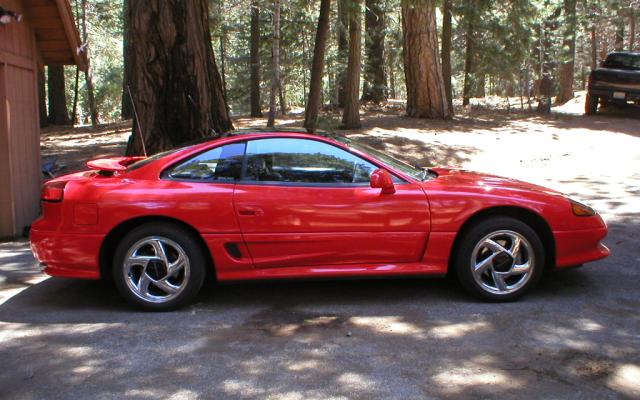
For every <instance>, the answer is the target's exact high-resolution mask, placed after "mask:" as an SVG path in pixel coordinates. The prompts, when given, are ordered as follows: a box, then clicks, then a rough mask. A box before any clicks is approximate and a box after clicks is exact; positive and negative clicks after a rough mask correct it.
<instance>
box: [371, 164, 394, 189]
mask: <svg viewBox="0 0 640 400" xmlns="http://www.w3.org/2000/svg"><path fill="white" fill-rule="evenodd" d="M371 187H372V188H374V189H382V194H394V193H395V192H396V187H395V185H394V184H393V178H392V177H391V175H390V174H389V173H388V172H387V171H386V170H384V169H382V168H380V169H377V170H375V171H373V173H372V174H371Z"/></svg>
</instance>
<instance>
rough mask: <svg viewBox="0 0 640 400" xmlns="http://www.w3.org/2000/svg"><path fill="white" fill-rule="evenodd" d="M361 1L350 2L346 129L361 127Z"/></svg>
mask: <svg viewBox="0 0 640 400" xmlns="http://www.w3.org/2000/svg"><path fill="white" fill-rule="evenodd" d="M361 20H362V9H361V0H350V7H349V62H348V65H347V80H346V84H345V99H344V112H343V114H342V126H343V127H344V128H345V129H357V128H359V127H360V101H359V96H358V94H359V91H360V69H361V55H360V53H361V51H362V44H361V41H362V26H361V24H362V23H361Z"/></svg>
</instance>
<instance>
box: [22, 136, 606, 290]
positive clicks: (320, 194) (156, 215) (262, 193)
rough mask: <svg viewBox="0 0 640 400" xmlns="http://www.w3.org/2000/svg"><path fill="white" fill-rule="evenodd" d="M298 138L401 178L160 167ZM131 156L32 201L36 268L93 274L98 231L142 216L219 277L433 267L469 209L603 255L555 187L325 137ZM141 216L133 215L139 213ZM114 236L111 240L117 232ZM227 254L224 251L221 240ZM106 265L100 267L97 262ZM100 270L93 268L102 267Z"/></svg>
mask: <svg viewBox="0 0 640 400" xmlns="http://www.w3.org/2000/svg"><path fill="white" fill-rule="evenodd" d="M274 137H285V138H303V139H309V140H318V141H323V142H327V143H329V144H332V145H334V146H336V147H339V148H342V149H345V150H347V151H350V152H351V153H353V154H356V155H358V156H360V157H362V158H364V159H366V160H368V161H370V162H371V163H373V164H375V165H377V166H379V167H381V168H382V169H384V170H386V171H388V172H390V173H391V174H393V175H395V176H396V177H399V178H401V179H402V180H404V181H405V183H396V184H395V188H393V189H395V192H392V191H390V190H389V187H387V186H385V185H388V182H387V178H388V176H387V177H385V176H380V177H376V178H375V182H376V183H375V184H374V186H376V188H372V187H368V186H367V187H363V186H359V187H301V186H283V185H277V184H273V185H271V184H264V183H263V184H259V185H257V184H241V183H233V182H231V183H202V182H186V181H175V180H166V179H163V178H161V173H162V171H163V170H165V169H166V168H168V167H169V166H172V165H174V164H175V163H177V162H178V161H180V160H183V159H186V158H188V157H190V156H192V155H195V154H198V153H201V152H202V151H205V150H208V149H211V148H214V147H217V146H220V145H225V144H229V143H232V142H240V141H247V140H256V139H262V138H274ZM131 161H132V160H130V159H125V158H117V159H114V160H111V161H108V160H107V161H99V162H92V163H91V166H92V167H93V168H97V169H103V171H104V170H108V171H111V172H113V171H115V173H114V174H113V175H109V174H103V173H99V172H96V171H87V172H81V173H76V174H71V175H67V176H63V177H60V178H57V179H55V180H53V182H59V181H66V182H67V183H66V185H65V187H64V199H63V200H62V201H59V202H52V201H43V202H42V210H43V214H42V216H41V217H40V218H39V219H38V220H37V221H35V222H34V224H33V226H32V228H31V248H32V250H33V253H34V254H35V256H36V257H37V259H38V260H39V261H40V262H41V263H43V264H44V265H46V267H45V272H46V273H48V274H50V275H54V276H64V277H73V278H91V279H98V278H100V277H101V268H100V267H101V265H100V264H101V262H104V261H105V260H109V259H110V256H111V254H109V250H110V249H112V248H110V247H109V246H107V245H106V243H105V238H107V237H109V238H110V239H112V236H108V235H109V234H110V233H112V232H119V231H117V230H116V229H117V228H118V227H120V226H122V224H127V223H129V222H131V221H136V220H137V219H140V218H142V219H143V220H144V221H148V220H151V219H165V220H166V219H168V220H174V221H179V222H180V223H182V224H184V225H187V226H189V227H191V228H192V229H193V230H194V231H195V232H198V233H199V235H201V237H202V239H203V242H204V243H205V244H206V246H207V248H208V250H209V253H210V254H211V256H212V259H213V265H214V266H215V270H216V276H217V278H218V280H221V281H225V280H244V279H261V278H292V277H341V276H378V275H380V276H381V275H442V274H446V273H447V270H448V268H449V259H450V257H451V255H452V252H453V251H455V250H454V243H455V239H456V237H457V236H458V234H459V233H460V231H461V229H462V228H463V227H464V225H465V223H467V222H468V221H470V220H471V219H472V218H473V217H474V216H476V215H479V213H483V212H487V211H488V210H492V209H494V210H521V211H522V210H524V211H526V212H528V213H529V214H530V215H532V216H535V217H537V218H538V219H539V220H540V221H542V224H543V225H544V226H545V229H548V230H549V231H550V232H551V238H550V240H551V242H550V243H549V244H550V245H551V246H553V249H547V252H548V253H549V254H555V260H551V264H553V265H555V266H556V267H559V268H561V267H568V266H573V265H578V264H582V263H585V262H588V261H594V260H597V259H600V258H604V257H606V256H607V255H608V254H609V250H608V249H607V248H606V247H605V246H604V245H602V243H601V240H602V239H603V238H604V237H605V236H606V234H607V228H606V224H605V223H604V221H603V220H602V218H601V217H600V216H599V215H598V214H595V215H593V216H590V217H578V216H575V215H574V214H573V213H572V211H571V203H570V201H569V200H568V198H566V197H565V196H564V195H562V194H560V193H557V192H554V191H551V190H549V189H546V188H543V187H540V186H535V185H532V184H528V183H524V182H520V181H516V180H512V179H506V178H501V177H497V176H491V175H484V174H478V173H474V172H469V171H463V170H450V169H439V168H437V169H434V171H435V172H436V173H437V174H438V177H437V178H434V179H430V180H427V181H424V182H423V181H418V180H416V179H413V178H412V177H410V176H408V175H406V174H404V173H403V172H402V171H399V170H395V169H393V168H391V167H389V166H387V165H385V164H383V163H382V162H380V161H378V160H377V159H375V158H372V157H371V156H369V155H367V154H365V153H363V152H361V151H358V150H356V149H352V148H350V147H348V146H346V145H344V144H343V143H341V142H338V141H336V140H333V139H331V138H328V137H321V136H314V135H308V134H303V133H254V134H247V135H234V136H229V137H226V138H222V139H219V140H215V141H210V142H207V143H203V144H200V145H195V146H191V147H186V148H184V149H181V150H178V151H176V152H174V153H172V154H169V155H167V156H165V157H162V158H159V159H157V160H154V161H151V162H149V163H148V164H147V165H145V166H144V167H141V168H138V169H135V170H131V171H127V170H123V168H122V166H123V165H126V164H128V163H129V162H131ZM141 221H142V220H141ZM116 239H117V238H116ZM230 244H232V245H233V246H235V249H236V250H237V252H232V251H229V245H230ZM106 267H107V270H108V268H110V266H106ZM103 270H104V269H103Z"/></svg>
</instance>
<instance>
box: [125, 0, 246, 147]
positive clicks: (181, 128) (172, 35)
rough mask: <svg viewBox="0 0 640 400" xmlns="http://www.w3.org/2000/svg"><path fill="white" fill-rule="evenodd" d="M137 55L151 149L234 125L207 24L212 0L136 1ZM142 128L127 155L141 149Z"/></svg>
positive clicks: (135, 72)
mask: <svg viewBox="0 0 640 400" xmlns="http://www.w3.org/2000/svg"><path fill="white" fill-rule="evenodd" d="M131 35H132V36H133V37H136V38H138V37H140V38H145V40H135V41H133V43H132V46H133V49H132V50H133V51H134V52H135V54H136V55H137V56H136V57H135V59H134V60H135V62H134V63H133V65H132V66H131V82H132V87H131V90H132V93H133V95H134V104H135V107H136V109H137V112H138V116H139V121H138V122H139V124H140V127H141V128H142V135H143V136H144V139H145V140H144V143H145V145H146V149H147V151H148V152H149V153H150V154H153V153H156V152H159V151H162V150H166V149H170V148H172V147H174V146H177V145H179V144H181V143H184V142H188V141H191V140H194V139H198V138H203V137H207V136H211V135H212V134H215V133H216V132H217V133H222V132H226V131H228V130H230V129H233V125H232V123H231V120H230V118H229V113H228V109H227V104H226V101H225V98H224V93H223V89H222V78H221V77H220V74H219V73H218V67H217V65H216V62H215V57H214V53H213V49H212V48H211V32H210V30H209V24H208V12H207V0H191V1H183V0H149V1H145V2H141V1H132V2H131ZM140 136H141V132H137V126H136V125H135V124H134V134H133V135H132V138H131V140H130V141H129V146H128V148H127V154H140V153H141V150H142V143H141V141H140Z"/></svg>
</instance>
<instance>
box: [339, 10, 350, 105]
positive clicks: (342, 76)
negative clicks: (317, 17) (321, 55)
mask: <svg viewBox="0 0 640 400" xmlns="http://www.w3.org/2000/svg"><path fill="white" fill-rule="evenodd" d="M337 1H338V29H337V30H338V106H339V107H341V108H342V107H344V103H345V96H346V86H347V64H348V58H349V32H348V31H349V7H350V4H351V0H337Z"/></svg>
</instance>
